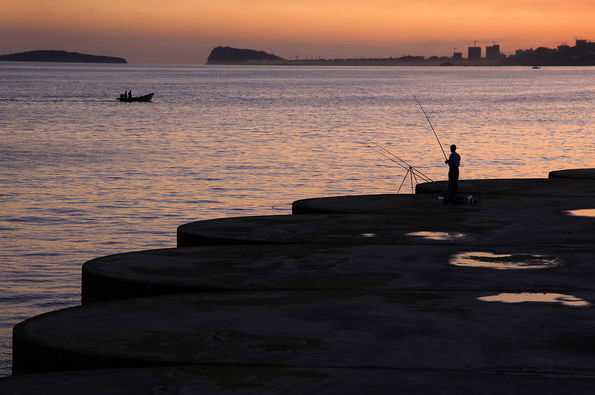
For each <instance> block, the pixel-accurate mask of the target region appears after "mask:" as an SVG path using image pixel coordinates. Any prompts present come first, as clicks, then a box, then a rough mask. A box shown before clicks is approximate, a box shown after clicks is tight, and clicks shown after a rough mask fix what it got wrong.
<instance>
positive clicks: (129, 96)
mask: <svg viewBox="0 0 595 395" xmlns="http://www.w3.org/2000/svg"><path fill="white" fill-rule="evenodd" d="M128 98H129V99H132V91H131V90H130V91H128Z"/></svg>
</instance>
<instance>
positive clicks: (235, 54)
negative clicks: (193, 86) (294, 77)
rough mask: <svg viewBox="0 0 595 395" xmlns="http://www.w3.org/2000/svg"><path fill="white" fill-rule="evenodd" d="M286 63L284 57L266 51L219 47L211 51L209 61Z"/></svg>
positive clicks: (211, 62)
mask: <svg viewBox="0 0 595 395" xmlns="http://www.w3.org/2000/svg"><path fill="white" fill-rule="evenodd" d="M284 61H285V59H283V58H282V57H279V56H277V55H273V54H269V53H266V52H264V51H255V50H253V49H237V48H231V47H221V46H219V47H217V48H214V49H213V50H212V51H211V54H210V55H209V57H208V59H207V64H235V63H244V64H260V63H267V64H279V63H283V62H284Z"/></svg>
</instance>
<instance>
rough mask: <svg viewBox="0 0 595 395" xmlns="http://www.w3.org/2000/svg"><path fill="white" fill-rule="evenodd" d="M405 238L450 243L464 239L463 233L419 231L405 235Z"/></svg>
mask: <svg viewBox="0 0 595 395" xmlns="http://www.w3.org/2000/svg"><path fill="white" fill-rule="evenodd" d="M407 236H415V237H421V238H424V239H426V240H436V241H452V240H457V239H460V238H463V237H465V234H464V233H457V232H428V231H420V232H411V233H407Z"/></svg>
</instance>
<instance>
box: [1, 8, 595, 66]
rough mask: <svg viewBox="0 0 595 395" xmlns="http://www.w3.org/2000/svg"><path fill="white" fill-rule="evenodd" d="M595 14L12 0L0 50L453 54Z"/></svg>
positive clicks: (155, 58) (528, 37)
mask: <svg viewBox="0 0 595 395" xmlns="http://www.w3.org/2000/svg"><path fill="white" fill-rule="evenodd" d="M593 15H595V2H593V1H590V0H589V1H587V0H570V1H567V2H564V3H562V2H559V1H551V0H542V1H537V0H515V1H513V0H499V1H495V0H486V1H481V2H477V1H470V0H422V1H410V0H408V1H399V0H369V1H368V2H366V3H365V4H362V2H361V1H359V0H357V1H356V0H341V1H339V0H328V1H325V2H320V1H318V0H250V1H249V2H247V1H245V0H218V1H217V2H213V1H211V0H209V1H206V0H175V1H165V0H142V1H141V0H126V1H123V2H107V1H100V0H76V1H74V0H52V1H51V2H49V1H46V0H3V1H2V2H1V3H0V26H2V27H1V28H0V29H1V31H0V33H1V34H2V38H3V39H2V40H1V41H0V53H3V54H4V53H14V52H22V51H26V50H33V49H64V50H70V51H77V52H85V53H93V54H106V55H113V56H121V57H124V58H127V59H128V60H129V61H130V62H133V63H204V62H205V61H206V57H207V56H208V54H209V52H210V50H211V49H212V48H213V47H215V46H217V45H227V46H235V47H239V48H252V49H259V50H264V51H267V52H273V53H275V54H277V55H279V56H282V57H285V58H288V57H295V56H299V57H302V58H303V57H329V58H337V57H340V58H347V57H362V56H368V57H389V56H401V55H403V54H407V55H426V56H429V55H451V54H452V52H453V50H454V48H455V47H456V48H457V50H458V51H460V52H465V51H466V47H467V46H469V45H473V43H474V42H477V43H478V44H481V45H482V46H485V45H486V44H491V43H492V42H496V43H498V44H500V47H501V49H502V50H503V51H504V52H505V53H513V52H514V50H516V49H519V48H530V47H539V46H547V47H555V46H556V45H557V44H558V43H561V42H564V41H566V42H568V43H569V44H572V41H573V37H579V38H585V39H591V38H592V37H591V36H592V35H593V36H595V25H593V23H592V21H591V20H592V16H593ZM593 38H595V37H593Z"/></svg>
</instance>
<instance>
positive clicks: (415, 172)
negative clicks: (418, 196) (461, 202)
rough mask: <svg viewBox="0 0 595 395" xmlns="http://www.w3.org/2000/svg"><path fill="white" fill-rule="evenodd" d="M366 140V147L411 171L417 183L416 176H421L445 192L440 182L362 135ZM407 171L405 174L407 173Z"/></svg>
mask: <svg viewBox="0 0 595 395" xmlns="http://www.w3.org/2000/svg"><path fill="white" fill-rule="evenodd" d="M363 137H364V138H365V139H366V140H368V141H369V142H370V143H371V144H373V145H374V146H372V145H369V144H366V146H367V147H368V148H371V149H372V150H374V151H375V152H377V153H379V154H380V155H382V156H384V157H385V158H386V159H388V160H390V161H391V162H393V163H395V164H396V165H398V166H400V167H402V168H403V169H405V170H407V172H408V173H409V172H410V173H411V176H412V178H413V177H415V181H416V183H417V177H419V178H421V179H422V180H423V181H425V182H427V183H430V184H434V185H435V186H436V187H437V188H438V189H440V190H442V191H443V192H446V189H444V187H442V186H441V185H440V184H438V183H437V182H436V181H434V180H432V179H431V178H430V177H428V176H427V175H425V174H424V173H422V172H421V171H420V170H419V169H417V168H416V167H414V166H411V165H410V164H409V163H407V162H406V161H405V160H403V159H401V158H399V157H398V156H397V155H395V154H393V153H392V152H391V151H389V150H388V149H386V148H385V147H383V146H382V145H381V144H379V143H377V142H376V141H374V140H372V139H370V138H368V137H366V136H363ZM408 173H407V174H408ZM407 174H405V178H407ZM404 181H405V179H403V182H404ZM403 182H401V186H402V185H403ZM412 183H413V179H412ZM399 190H401V187H399Z"/></svg>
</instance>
